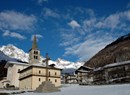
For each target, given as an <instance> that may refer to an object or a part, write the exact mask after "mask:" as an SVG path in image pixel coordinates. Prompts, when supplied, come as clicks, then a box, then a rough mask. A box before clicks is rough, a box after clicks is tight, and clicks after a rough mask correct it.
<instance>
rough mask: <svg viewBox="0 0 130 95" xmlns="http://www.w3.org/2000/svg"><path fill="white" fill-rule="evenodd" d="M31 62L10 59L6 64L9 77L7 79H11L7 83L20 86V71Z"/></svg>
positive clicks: (16, 86)
mask: <svg viewBox="0 0 130 95" xmlns="http://www.w3.org/2000/svg"><path fill="white" fill-rule="evenodd" d="M28 66H29V64H26V63H20V62H13V61H9V62H7V64H6V65H5V68H7V77H6V80H7V81H9V82H8V84H7V85H10V86H14V87H15V88H19V73H18V72H19V71H20V70H23V69H25V68H26V67H28Z"/></svg>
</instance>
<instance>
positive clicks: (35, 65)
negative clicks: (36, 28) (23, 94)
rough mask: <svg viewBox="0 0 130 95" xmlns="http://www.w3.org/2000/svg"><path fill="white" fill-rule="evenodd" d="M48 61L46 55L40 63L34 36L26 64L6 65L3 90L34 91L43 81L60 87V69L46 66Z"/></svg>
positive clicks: (11, 62)
mask: <svg viewBox="0 0 130 95" xmlns="http://www.w3.org/2000/svg"><path fill="white" fill-rule="evenodd" d="M49 59H50V58H49V57H48V54H47V55H46V59H45V60H43V62H40V50H39V49H38V45H37V39H36V35H35V36H34V38H33V43H32V48H31V49H30V50H29V60H28V61H29V62H28V63H21V62H13V61H9V62H7V63H6V65H5V68H7V77H6V80H5V81H3V82H2V83H3V88H6V87H9V86H14V87H15V88H18V89H21V90H36V89H37V88H38V87H39V86H40V85H41V84H42V83H43V82H44V81H50V82H51V83H52V84H54V85H55V87H60V85H61V69H59V68H55V66H54V65H48V60H49ZM43 63H44V64H43ZM45 63H46V64H45Z"/></svg>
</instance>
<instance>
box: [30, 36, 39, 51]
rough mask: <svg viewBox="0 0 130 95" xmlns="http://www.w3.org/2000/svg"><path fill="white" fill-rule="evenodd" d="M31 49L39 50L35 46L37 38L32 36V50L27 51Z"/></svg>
mask: <svg viewBox="0 0 130 95" xmlns="http://www.w3.org/2000/svg"><path fill="white" fill-rule="evenodd" d="M32 49H33V50H39V49H38V45H37V37H36V35H34V37H33V43H32V48H31V49H30V50H29V51H31V50H32Z"/></svg>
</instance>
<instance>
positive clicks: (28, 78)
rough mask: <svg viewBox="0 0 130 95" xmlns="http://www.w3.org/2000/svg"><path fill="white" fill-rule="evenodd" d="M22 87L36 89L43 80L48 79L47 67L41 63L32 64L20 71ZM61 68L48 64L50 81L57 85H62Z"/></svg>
mask: <svg viewBox="0 0 130 95" xmlns="http://www.w3.org/2000/svg"><path fill="white" fill-rule="evenodd" d="M19 73H20V77H19V80H20V85H19V87H20V89H31V90H35V89H36V88H37V87H39V85H40V84H42V82H44V81H46V75H47V74H46V67H45V66H41V65H35V64H34V65H31V66H29V67H27V68H26V69H23V70H21V71H20V72H19ZM60 73H61V71H60V69H57V68H52V67H49V66H48V81H51V82H52V84H54V85H55V86H56V87H59V86H60V85H61V78H60Z"/></svg>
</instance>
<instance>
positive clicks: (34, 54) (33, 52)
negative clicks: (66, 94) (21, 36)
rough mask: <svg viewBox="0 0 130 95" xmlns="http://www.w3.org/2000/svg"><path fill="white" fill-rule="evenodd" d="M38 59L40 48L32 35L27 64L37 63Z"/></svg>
mask: <svg viewBox="0 0 130 95" xmlns="http://www.w3.org/2000/svg"><path fill="white" fill-rule="evenodd" d="M39 61H40V50H39V49H38V45H37V38H36V35H34V37H33V43H32V48H31V49H30V50H29V64H37V63H39Z"/></svg>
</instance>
